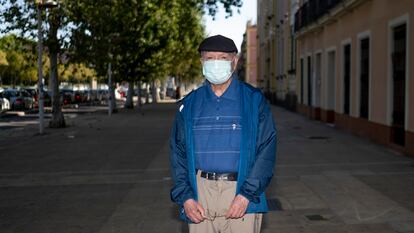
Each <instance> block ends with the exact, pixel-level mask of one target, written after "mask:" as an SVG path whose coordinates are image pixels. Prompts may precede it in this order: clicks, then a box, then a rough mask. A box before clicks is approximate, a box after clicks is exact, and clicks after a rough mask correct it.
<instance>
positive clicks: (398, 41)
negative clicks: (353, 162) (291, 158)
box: [257, 0, 414, 155]
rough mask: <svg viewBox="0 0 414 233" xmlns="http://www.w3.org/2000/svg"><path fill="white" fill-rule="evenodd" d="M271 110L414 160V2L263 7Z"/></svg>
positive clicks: (291, 1) (275, 2) (334, 1)
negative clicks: (363, 139) (290, 112)
mask: <svg viewBox="0 0 414 233" xmlns="http://www.w3.org/2000/svg"><path fill="white" fill-rule="evenodd" d="M257 6H258V12H257V16H258V19H257V20H258V23H257V29H258V56H257V61H258V64H257V67H258V86H259V87H260V88H261V89H262V90H263V92H264V93H265V94H266V96H267V97H268V98H269V100H270V101H271V102H272V103H276V104H279V105H282V106H285V107H289V108H291V109H293V110H295V111H297V112H299V113H302V114H304V115H307V116H309V117H310V118H312V119H315V120H320V121H322V122H327V123H331V124H334V125H335V126H336V127H338V128H341V129H344V130H346V131H349V132H351V133H354V134H356V135H360V136H364V137H367V138H369V139H371V140H373V141H375V142H378V143H381V144H384V145H388V146H390V147H392V148H394V149H396V150H399V151H402V152H404V153H406V154H409V155H414V78H413V71H412V68H411V67H414V66H413V65H414V57H413V54H414V45H413V44H412V41H414V40H413V39H414V23H413V18H414V1H411V0H398V1H393V0H378V1H377V0H375V1H374V0H268V1H266V0H258V4H257Z"/></svg>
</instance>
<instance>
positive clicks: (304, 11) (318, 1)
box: [295, 0, 344, 31]
mask: <svg viewBox="0 0 414 233" xmlns="http://www.w3.org/2000/svg"><path fill="white" fill-rule="evenodd" d="M343 1H344V0H309V1H307V2H305V3H304V4H303V5H302V6H301V7H300V8H299V10H298V11H297V12H296V14H295V31H299V30H300V29H302V28H304V27H306V26H308V25H309V24H311V23H313V22H315V21H316V20H318V19H319V18H320V17H322V16H323V15H325V14H326V13H328V12H329V10H331V9H332V8H334V7H335V6H337V5H338V4H339V3H341V2H343Z"/></svg>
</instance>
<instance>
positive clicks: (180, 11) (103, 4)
mask: <svg viewBox="0 0 414 233" xmlns="http://www.w3.org/2000/svg"><path fill="white" fill-rule="evenodd" d="M220 4H222V6H223V7H224V8H225V10H226V12H227V13H228V16H231V14H232V12H233V8H238V7H240V6H241V4H242V0H187V1H186V0H171V1H169V0H153V1H150V0H142V1H138V0H100V1H94V0H61V1H59V7H58V8H55V9H49V10H48V13H47V14H46V13H45V12H43V14H42V17H43V18H45V19H46V20H45V21H44V22H46V23H45V24H48V26H49V27H47V31H46V33H45V35H46V39H45V45H46V47H47V48H48V50H49V53H48V54H49V61H50V82H51V86H52V92H53V97H52V99H53V110H52V112H53V114H52V120H51V121H50V124H49V125H50V126H51V127H64V126H65V121H64V117H63V114H62V111H61V103H60V96H59V90H58V86H59V79H58V57H59V56H58V55H59V52H60V51H61V49H62V48H63V47H64V48H65V49H72V50H71V51H70V52H71V55H72V59H74V60H76V61H77V62H85V63H87V64H89V62H90V63H92V64H93V66H94V69H95V70H96V71H97V73H98V75H99V76H103V74H104V73H105V72H106V70H107V69H106V67H107V64H108V63H111V64H112V65H113V68H114V75H115V77H119V78H122V79H125V80H127V81H129V82H130V83H131V82H135V81H137V80H153V79H154V78H157V77H159V76H162V75H165V74H167V73H168V68H171V67H173V66H172V64H177V63H178V64H179V65H180V67H181V69H180V70H181V71H180V72H178V70H177V71H176V72H177V73H182V74H183V75H185V73H187V72H183V71H185V70H188V68H186V66H187V67H189V68H191V70H195V69H194V67H195V66H194V65H196V64H195V63H194V64H192V65H185V63H184V62H182V63H180V62H174V61H173V62H171V61H172V59H173V58H172V56H171V55H172V53H173V52H175V53H176V52H177V51H186V52H188V51H190V50H192V51H193V54H194V51H195V50H194V49H195V47H194V42H195V41H196V40H189V39H187V41H186V40H182V41H183V42H185V44H187V42H191V43H190V44H192V46H181V45H180V44H179V42H177V41H176V40H177V39H181V38H180V37H179V36H177V33H182V32H181V31H178V30H177V27H176V25H175V23H177V22H180V20H179V19H181V21H182V20H183V19H185V18H183V17H182V15H185V14H186V13H187V12H191V11H192V12H193V14H190V15H189V16H193V15H197V14H199V12H202V11H208V12H209V14H210V15H213V16H214V15H215V13H216V11H217V9H218V7H219V5H220ZM0 5H2V6H3V7H2V8H1V9H0V13H1V15H0V24H2V25H5V27H4V29H3V30H2V32H3V33H8V32H12V31H17V32H19V33H20V34H21V35H22V36H25V37H28V38H32V39H34V38H36V33H37V29H36V23H37V22H36V21H35V20H33V19H35V18H36V17H35V15H36V5H35V4H34V2H33V1H32V0H24V1H17V0H0ZM194 12H195V13H194ZM170 19H174V20H170ZM189 19H190V20H188V19H187V20H188V21H192V20H194V19H195V18H194V17H191V18H189ZM198 21H199V19H198ZM44 28H46V27H44ZM58 32H60V33H58ZM186 33H189V32H186ZM197 40H198V37H197ZM177 48H179V49H183V48H186V49H185V50H178V49H177ZM65 51H66V52H67V50H65ZM189 57H191V56H188V55H187V56H186V58H189ZM89 58H91V59H89ZM174 58H175V57H174ZM191 61H193V60H191ZM187 62H189V60H187ZM190 63H191V62H190Z"/></svg>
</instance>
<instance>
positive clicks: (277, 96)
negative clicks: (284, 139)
mask: <svg viewBox="0 0 414 233" xmlns="http://www.w3.org/2000/svg"><path fill="white" fill-rule="evenodd" d="M257 5H258V12H257V16H258V26H257V27H258V44H259V50H258V51H259V53H258V58H257V60H258V74H259V75H258V79H259V80H260V81H259V87H260V88H261V89H262V90H263V92H264V93H265V95H266V96H267V97H268V98H269V99H270V101H271V102H272V103H276V104H280V105H283V106H285V107H287V108H289V109H292V110H295V109H296V103H297V100H296V99H297V94H296V62H295V61H296V52H295V51H296V41H295V34H294V20H295V17H294V15H295V12H296V11H297V9H298V6H299V0H271V1H264V0H262V1H260V0H259V1H258V4H257Z"/></svg>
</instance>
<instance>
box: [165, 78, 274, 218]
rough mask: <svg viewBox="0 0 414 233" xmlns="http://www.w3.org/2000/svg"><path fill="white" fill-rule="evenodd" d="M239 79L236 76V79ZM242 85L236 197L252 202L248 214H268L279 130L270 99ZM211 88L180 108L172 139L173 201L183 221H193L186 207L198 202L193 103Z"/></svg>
mask: <svg viewBox="0 0 414 233" xmlns="http://www.w3.org/2000/svg"><path fill="white" fill-rule="evenodd" d="M233 78H236V77H233ZM239 85H240V106H241V108H240V109H241V110H240V111H241V114H240V115H241V116H242V120H241V123H242V126H243V127H242V138H241V145H240V160H239V170H238V180H237V189H236V195H237V194H241V195H243V196H244V197H246V198H247V199H249V201H250V202H249V205H248V207H247V211H246V212H247V213H259V212H267V211H268V207H267V203H266V198H265V195H264V191H265V189H266V187H267V186H268V185H269V183H270V180H271V178H272V176H273V170H274V166H275V160H276V128H275V124H274V121H273V116H272V113H271V111H270V108H269V105H268V103H267V101H266V98H265V97H264V96H263V94H262V93H261V92H260V90H259V89H256V88H254V87H252V86H250V85H248V84H246V83H244V82H241V81H240V82H239ZM203 88H209V86H208V85H204V86H202V87H200V88H199V89H197V90H195V91H194V92H192V93H190V94H189V95H187V96H186V97H185V98H184V99H183V100H182V101H181V104H180V105H179V109H178V111H177V113H176V117H175V121H174V126H173V129H172V132H171V138H170V149H171V154H170V162H171V172H172V177H173V180H174V187H173V188H172V189H171V200H172V201H173V202H176V203H177V204H178V205H179V206H180V207H181V208H180V218H181V219H183V220H185V221H187V222H191V221H190V220H189V219H188V217H187V216H186V214H185V212H184V208H183V204H184V202H185V201H186V200H188V199H194V200H197V183H196V169H195V154H194V143H193V131H192V124H193V115H194V113H193V103H194V99H195V92H197V91H202V89H203Z"/></svg>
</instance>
